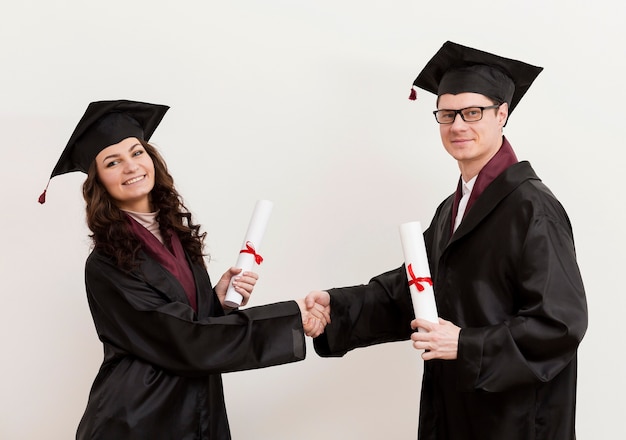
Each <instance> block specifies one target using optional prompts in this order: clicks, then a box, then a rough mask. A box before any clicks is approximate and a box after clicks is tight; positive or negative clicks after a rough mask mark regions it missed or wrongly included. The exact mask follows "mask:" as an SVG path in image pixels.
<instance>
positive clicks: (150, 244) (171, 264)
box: [126, 214, 198, 311]
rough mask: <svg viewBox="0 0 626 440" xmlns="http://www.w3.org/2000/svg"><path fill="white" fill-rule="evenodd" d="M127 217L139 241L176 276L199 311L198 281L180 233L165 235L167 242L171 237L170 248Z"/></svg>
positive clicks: (147, 251) (193, 305)
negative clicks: (188, 259)
mask: <svg viewBox="0 0 626 440" xmlns="http://www.w3.org/2000/svg"><path fill="white" fill-rule="evenodd" d="M126 217H127V218H128V220H129V224H130V229H131V231H132V232H133V233H134V234H135V236H136V237H137V238H138V239H139V241H141V244H142V246H143V249H144V250H145V251H146V253H147V254H148V255H150V256H151V257H152V258H154V259H155V260H156V261H157V262H158V263H159V264H160V265H161V266H163V267H164V268H165V269H167V270H168V271H169V272H170V273H171V274H172V275H174V277H176V279H177V280H178V281H179V282H180V284H181V285H182V286H183V289H184V290H185V294H186V295H187V299H188V300H189V304H191V307H193V309H194V310H195V311H197V310H198V306H197V302H196V282H195V281H194V279H193V273H192V272H191V268H190V267H189V263H188V262H187V256H186V255H185V251H184V249H183V245H182V244H181V242H180V239H179V238H178V235H176V233H174V232H170V233H169V234H168V235H169V237H163V240H164V241H165V242H166V243H167V240H168V238H169V241H170V243H169V248H168V247H167V246H165V245H164V244H162V243H161V242H160V241H159V239H158V238H156V237H155V236H154V234H152V232H150V231H148V230H147V229H146V228H145V227H143V226H142V225H141V224H139V223H138V222H137V221H136V220H135V219H134V218H132V217H131V216H130V215H128V214H127V215H126Z"/></svg>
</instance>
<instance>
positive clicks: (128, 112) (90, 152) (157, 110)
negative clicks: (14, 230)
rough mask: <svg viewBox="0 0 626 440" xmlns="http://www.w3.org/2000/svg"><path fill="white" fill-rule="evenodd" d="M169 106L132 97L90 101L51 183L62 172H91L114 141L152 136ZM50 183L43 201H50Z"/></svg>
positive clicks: (53, 172)
mask: <svg viewBox="0 0 626 440" xmlns="http://www.w3.org/2000/svg"><path fill="white" fill-rule="evenodd" d="M168 109H169V107H168V106H165V105H158V104H148V103H145V102H137V101H128V100H117V101H97V102H92V103H90V104H89V106H88V107H87V110H86V111H85V114H84V115H83V117H82V118H81V120H80V121H79V122H78V125H77V126H76V128H75V129H74V133H72V136H70V140H69V142H68V143H67V146H66V147H65V149H64V150H63V152H62V153H61V157H60V158H59V161H58V162H57V164H56V166H55V167H54V169H53V170H52V174H51V175H50V179H49V180H48V185H49V184H50V180H51V179H52V178H53V177H54V176H58V175H60V174H65V173H71V172H73V171H82V172H83V173H87V172H88V170H89V167H90V166H91V163H92V162H93V161H94V159H95V158H96V156H97V155H98V153H100V152H101V151H102V150H104V149H105V148H106V147H108V146H110V145H114V144H117V143H119V142H121V141H123V140H124V139H126V138H129V137H136V138H137V139H140V140H145V141H147V140H149V139H150V136H152V133H154V130H156V128H157V127H158V125H159V123H160V122H161V119H163V116H164V115H165V112H167V110H168ZM48 185H46V189H45V190H44V191H43V193H42V194H41V195H40V196H39V203H45V202H46V191H47V190H48Z"/></svg>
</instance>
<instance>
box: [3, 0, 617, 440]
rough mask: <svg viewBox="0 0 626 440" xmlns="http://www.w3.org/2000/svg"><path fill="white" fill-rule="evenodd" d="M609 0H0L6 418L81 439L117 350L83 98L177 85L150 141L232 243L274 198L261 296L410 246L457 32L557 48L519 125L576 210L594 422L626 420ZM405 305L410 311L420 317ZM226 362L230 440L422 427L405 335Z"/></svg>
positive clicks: (9, 430)
mask: <svg viewBox="0 0 626 440" xmlns="http://www.w3.org/2000/svg"><path fill="white" fill-rule="evenodd" d="M625 14H626V3H624V2H617V1H594V2H583V1H569V2H564V1H538V0H532V1H526V2H521V1H502V2H491V1H489V2H487V1H484V0H476V1H474V2H467V1H458V0H448V1H443V2H422V1H409V0H397V1H387V2H382V1H367V0H365V1H363V0H361V1H347V0H333V1H328V0H317V1H315V2H312V1H298V0H291V1H286V0H266V1H263V2H259V1H252V0H245V1H234V2H225V1H222V2H216V1H179V2H172V1H159V0H150V1H148V0H136V1H127V0H124V1H121V0H112V1H108V2H94V1H84V0H65V1H58V2H47V1H43V0H24V1H20V2H3V3H2V5H1V6H0V48H1V52H0V53H1V54H2V55H1V56H2V64H1V66H2V67H1V69H0V84H1V85H0V98H1V99H0V134H1V136H2V140H1V144H0V148H1V152H2V154H1V157H2V159H3V160H2V163H3V166H2V172H1V173H0V179H1V185H0V196H1V200H2V205H3V207H2V210H1V217H0V222H1V223H0V227H1V230H2V241H1V242H2V245H1V251H0V271H1V272H0V283H1V284H0V286H1V287H0V291H1V303H0V304H1V311H0V313H1V316H0V338H1V339H0V342H1V345H0V347H1V350H2V362H1V364H0V438H2V439H7V440H18V439H20V440H21V439H47V440H56V439H59V440H62V439H69V438H73V436H74V433H75V429H76V426H77V424H78V421H79V419H80V417H81V415H82V412H83V410H84V407H85V403H86V399H87V395H88V392H89V388H90V386H91V383H92V380H93V379H94V377H95V375H96V372H97V370H98V367H99V365H100V362H101V360H102V348H101V344H100V342H99V341H98V339H97V336H96V333H95V330H94V327H93V323H92V320H91V316H90V313H89V310H88V307H87V302H86V298H85V292H84V285H83V267H84V260H85V257H86V256H87V255H88V252H89V240H88V238H87V234H88V231H87V228H86V226H85V220H84V207H83V201H82V197H81V192H80V191H81V184H82V181H83V179H84V175H81V174H79V173H74V174H69V175H65V176H61V177H57V178H55V179H53V181H52V182H51V184H50V188H49V190H48V201H47V203H46V204H45V205H43V206H41V205H39V204H38V203H37V197H38V196H39V194H40V193H41V191H42V190H43V189H44V187H45V185H46V182H47V180H48V176H49V175H50V172H51V170H52V167H53V166H54V164H55V163H56V161H57V159H58V156H59V154H60V153H61V151H62V149H63V148H64V146H65V144H66V142H67V140H68V138H69V136H70V134H71V133H72V131H73V129H74V127H75V125H76V123H77V122H78V120H79V119H80V117H81V116H82V114H83V112H84V111H85V109H86V107H87V104H88V103H89V102H90V101H96V100H108V99H134V100H142V101H148V102H153V103H159V104H167V105H170V106H171V110H170V111H169V112H168V113H167V114H166V116H165V118H164V120H163V122H162V125H161V126H160V127H159V128H158V129H157V131H156V132H155V134H154V136H153V139H152V140H153V142H154V143H156V144H157V146H158V147H159V148H160V151H161V152H162V153H163V155H164V157H165V159H166V160H167V162H168V164H169V166H170V171H171V172H172V174H173V175H174V177H175V179H176V183H177V187H178V189H179V190H180V191H181V193H182V194H183V196H184V198H185V202H186V203H187V205H188V207H189V208H190V209H191V210H192V212H193V213H194V215H195V217H196V220H197V221H198V222H200V223H201V224H202V225H203V228H204V230H205V231H207V232H208V240H207V251H209V252H210V254H211V262H210V264H209V273H210V275H211V276H212V278H213V279H215V280H216V279H217V278H218V277H219V276H220V275H221V274H222V273H223V272H224V271H225V270H226V269H227V268H228V267H229V266H230V265H232V264H234V262H235V260H236V257H237V252H238V250H239V246H240V244H241V240H242V239H243V235H244V233H245V230H246V228H247V225H248V221H249V218H250V215H251V213H252V209H253V207H254V203H255V202H256V200H258V199H269V200H272V201H273V202H274V210H273V212H272V216H271V218H270V222H269V225H268V229H267V232H266V234H265V237H264V239H263V249H262V250H263V256H264V258H265V262H264V263H263V265H262V266H260V267H258V269H257V271H258V273H259V274H260V276H261V279H260V281H259V283H258V285H257V288H256V290H255V292H254V295H253V299H252V301H251V304H250V305H251V306H253V305H260V304H265V303H269V302H274V301H282V300H288V299H294V298H298V297H303V296H304V295H306V294H307V293H308V292H309V291H310V290H313V289H320V288H329V287H336V286H337V287H338V286H345V285H352V284H359V283H364V282H367V281H368V280H369V278H370V277H372V276H374V275H377V274H379V273H381V272H383V271H386V270H389V269H392V268H395V267H397V266H398V265H399V264H401V263H402V249H401V245H400V239H399V233H398V225H399V224H401V223H403V222H407V221H413V220H419V221H421V222H422V224H424V225H427V224H428V223H429V222H430V220H431V217H432V215H433V213H434V210H435V208H436V206H437V205H438V203H439V202H440V201H441V200H443V198H444V197H446V196H447V195H449V194H450V193H451V192H452V191H453V190H454V188H455V185H456V180H457V178H458V169H457V167H456V164H455V162H454V161H453V160H452V159H451V158H449V157H448V156H447V154H446V153H445V151H444V150H443V147H442V146H441V143H440V140H439V132H438V128H437V124H436V123H435V120H434V118H433V116H432V114H431V111H432V110H433V109H434V106H435V97H434V96H433V95H430V94H427V93H425V92H421V93H419V94H418V100H417V101H415V102H411V101H409V100H408V99H407V97H408V94H409V91H410V86H411V84H412V81H413V79H414V77H415V76H416V75H417V73H418V72H419V70H420V69H421V68H422V67H423V65H424V64H425V63H426V62H427V61H428V60H429V59H430V57H431V56H432V55H433V54H434V53H435V52H436V51H437V50H438V49H439V47H440V46H441V45H442V44H443V43H444V42H445V41H446V40H452V41H455V42H458V43H461V44H464V45H468V46H472V47H476V48H479V49H482V50H486V51H489V52H493V53H497V54H500V55H503V56H507V57H510V58H516V59H520V60H523V61H526V62H529V63H531V64H535V65H539V66H543V67H545V70H544V72H543V73H542V74H541V75H540V76H539V78H538V79H537V80H536V82H535V84H534V85H533V87H532V88H531V89H530V91H529V92H528V94H527V96H526V97H525V98H524V99H523V100H522V102H521V103H520V105H519V106H518V107H517V109H516V110H515V112H514V113H513V115H512V117H511V119H510V122H509V124H508V126H507V127H506V128H505V134H506V135H507V137H508V138H509V140H510V141H511V143H512V145H513V147H514V149H515V150H516V152H517V155H518V157H519V158H520V159H523V160H529V161H530V162H531V164H532V165H533V167H534V168H535V170H536V171H537V173H538V174H539V175H540V177H542V178H543V180H544V182H545V183H546V184H547V185H548V186H549V187H550V188H551V189H552V190H553V192H554V193H555V194H556V195H557V197H558V198H559V199H560V200H561V202H562V203H563V205H564V206H565V208H566V210H567V211H568V213H569V215H570V218H571V221H572V224H573V228H574V233H575V239H576V246H577V251H578V257H579V264H580V268H581V271H582V274H583V277H584V280H585V285H586V289H587V295H588V303H589V315H590V322H589V330H588V333H587V335H586V337H585V339H584V341H583V343H582V345H581V347H580V350H579V387H578V419H577V425H578V438H579V439H582V440H587V439H593V440H597V439H617V438H624V437H625V436H626V429H625V428H624V423H623V420H622V419H623V416H624V410H625V409H626V408H625V406H624V403H623V393H624V391H625V388H626V379H625V378H624V372H623V368H622V367H621V366H622V365H623V362H624V354H623V347H624V343H623V337H622V333H623V332H622V329H623V325H622V322H623V316H624V309H625V308H626V300H625V299H624V294H625V293H626V292H625V289H624V286H623V277H622V273H621V271H622V270H623V263H624V256H623V250H624V249H625V248H626V240H625V238H624V231H623V225H624V224H625V223H626V210H625V209H624V207H623V204H622V201H621V197H620V195H621V193H622V188H623V185H624V178H623V174H622V173H621V170H622V167H623V164H624V162H625V160H626V155H625V152H624V150H625V149H626V142H624V133H623V127H624V112H623V110H622V108H623V106H624V102H625V100H626V93H625V91H624V87H623V78H624V74H625V68H626V61H625V60H626V58H625V56H624V55H625V51H624V47H623V42H624V41H626V31H625V30H624V26H623V17H624V16H625ZM407 325H408V323H407ZM307 346H308V355H307V359H306V360H305V361H303V362H299V363H295V364H290V365H284V366H279V367H275V368H269V369H263V370H257V371H248V372H241V373H232V374H226V375H224V382H225V395H226V402H227V407H228V412H229V417H230V422H231V428H232V433H233V438H234V439H236V440H249V439H253V440H258V439H260V440H266V439H268V440H269V439H271V440H283V439H284V440H294V439H297V440H309V439H311V440H312V439H315V440H319V439H333V440H334V439H342V440H344V439H359V440H370V439H371V440H379V439H394V440H396V439H398V440H403V439H415V438H416V432H417V414H418V408H419V391H420V382H421V373H422V361H421V359H420V357H419V352H417V351H415V350H413V349H412V347H411V345H410V342H408V341H407V342H406V343H395V344H387V345H383V346H378V347H372V348H367V349H360V350H356V351H353V352H351V353H349V354H348V355H347V356H345V357H344V358H341V359H321V358H319V357H318V356H317V355H316V354H315V353H314V351H313V346H312V343H311V341H310V340H309V341H308V342H307Z"/></svg>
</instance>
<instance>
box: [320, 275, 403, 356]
mask: <svg viewBox="0 0 626 440" xmlns="http://www.w3.org/2000/svg"><path fill="white" fill-rule="evenodd" d="M328 292H329V293H330V301H331V302H330V310H331V323H330V324H329V325H328V326H326V328H325V330H324V333H322V335H320V336H319V337H317V338H315V339H314V340H313V345H314V348H315V351H316V352H317V354H318V355H320V356H322V357H331V356H335V357H338V356H343V355H345V354H346V353H347V352H348V351H350V350H352V349H354V348H358V347H366V346H369V345H374V344H381V343H384V342H394V341H400V340H406V339H409V338H410V336H411V333H412V330H411V321H412V320H413V319H415V316H414V314H413V308H412V306H411V297H410V293H409V288H408V282H407V279H406V272H405V269H404V266H401V267H399V268H398V269H395V270H391V271H389V272H386V273H383V274H381V275H378V276H376V277H374V278H372V279H371V280H370V282H369V283H368V284H364V285H359V286H352V287H343V288H335V289H330V290H328Z"/></svg>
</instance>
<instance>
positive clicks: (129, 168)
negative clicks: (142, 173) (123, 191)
mask: <svg viewBox="0 0 626 440" xmlns="http://www.w3.org/2000/svg"><path fill="white" fill-rule="evenodd" d="M124 165H125V166H124V171H125V172H127V173H132V172H133V171H136V170H137V168H139V165H138V164H137V162H135V161H134V160H132V159H129V160H127V161H126V162H125V163H124Z"/></svg>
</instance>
